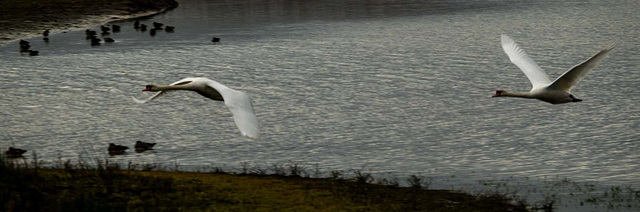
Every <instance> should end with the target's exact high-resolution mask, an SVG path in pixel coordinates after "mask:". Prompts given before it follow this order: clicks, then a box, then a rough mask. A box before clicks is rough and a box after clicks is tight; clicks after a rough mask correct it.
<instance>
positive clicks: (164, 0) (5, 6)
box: [0, 0, 178, 45]
mask: <svg viewBox="0 0 640 212" xmlns="http://www.w3.org/2000/svg"><path fill="white" fill-rule="evenodd" d="M177 6H178V2H176V1H175V0H1V1H0V45H3V44H6V43H9V42H11V41H14V40H17V39H23V38H29V37H35V36H41V35H42V32H43V31H44V30H46V29H50V31H51V33H56V32H60V31H68V30H79V29H86V28H90V27H93V26H97V25H101V24H104V23H106V22H109V21H115V20H122V19H129V18H135V17H142V16H148V15H152V14H156V13H160V12H163V11H166V10H168V9H172V8H175V7H177Z"/></svg>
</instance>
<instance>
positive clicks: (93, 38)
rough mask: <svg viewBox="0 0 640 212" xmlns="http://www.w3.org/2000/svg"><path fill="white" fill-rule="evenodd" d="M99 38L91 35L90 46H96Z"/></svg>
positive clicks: (98, 43)
mask: <svg viewBox="0 0 640 212" xmlns="http://www.w3.org/2000/svg"><path fill="white" fill-rule="evenodd" d="M100 41H101V40H100V38H96V37H92V38H91V46H98V45H100Z"/></svg>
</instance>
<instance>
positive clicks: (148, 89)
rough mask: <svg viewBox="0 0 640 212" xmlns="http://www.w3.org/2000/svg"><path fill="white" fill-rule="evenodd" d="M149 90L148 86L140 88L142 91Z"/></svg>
mask: <svg viewBox="0 0 640 212" xmlns="http://www.w3.org/2000/svg"><path fill="white" fill-rule="evenodd" d="M149 90H151V89H149V88H148V87H146V88H144V89H142V91H149Z"/></svg>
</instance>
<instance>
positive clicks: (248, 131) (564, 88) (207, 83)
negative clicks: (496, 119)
mask: <svg viewBox="0 0 640 212" xmlns="http://www.w3.org/2000/svg"><path fill="white" fill-rule="evenodd" d="M157 24H159V23H155V22H154V29H157V28H159V27H161V26H162V25H157ZM134 28H136V29H139V30H146V25H144V24H140V23H139V22H138V21H136V23H135V24H134ZM112 29H113V28H112ZM165 30H166V28H165ZM171 30H173V28H172V29H171ZM103 32H104V30H103ZM215 40H216V38H215V37H214V39H213V40H212V41H213V42H216V41H215ZM217 42H219V39H217ZM501 43H502V48H503V50H504V52H505V53H506V54H507V56H508V57H509V59H510V60H511V62H512V63H513V64H515V65H516V66H517V67H518V68H520V70H521V71H522V72H524V74H525V75H526V76H527V78H528V79H529V81H530V82H531V85H532V88H531V90H530V91H528V92H509V91H505V90H497V91H496V93H495V94H494V95H493V97H519V98H530V99H538V100H541V101H544V102H548V103H551V104H562V103H569V102H580V101H582V100H581V99H578V98H576V97H575V96H574V95H573V94H571V88H573V87H574V86H575V85H576V84H577V83H578V81H579V80H581V79H582V78H584V77H585V76H586V75H587V73H588V72H589V70H591V69H593V68H595V67H596V66H597V65H598V64H599V63H600V62H601V61H602V59H604V58H605V56H607V54H609V52H610V51H611V50H613V48H614V47H615V46H616V44H615V43H612V44H610V45H608V46H606V47H605V48H603V49H602V50H600V52H598V53H597V54H595V55H594V56H592V57H590V58H589V59H587V60H585V61H583V62H582V63H580V64H578V65H575V66H573V67H572V68H570V69H569V70H567V71H565V72H564V73H563V74H562V75H560V76H559V77H558V78H556V79H555V80H554V81H551V80H550V78H549V76H548V75H547V73H545V72H544V71H543V70H542V68H540V66H538V64H536V62H535V61H533V59H531V58H530V57H529V56H528V55H527V54H526V53H525V52H524V50H522V49H521V48H520V47H519V46H518V45H517V44H516V42H515V41H514V40H513V39H512V38H511V37H509V36H507V35H502V36H501ZM21 45H22V44H21ZM177 90H186V91H195V92H196V93H198V94H200V95H202V96H204V97H206V98H209V99H211V100H215V101H223V102H224V104H225V105H226V106H227V108H228V109H229V111H231V114H232V116H233V119H234V121H235V124H236V126H237V128H238V129H239V131H240V133H241V134H242V135H243V136H246V137H248V138H251V139H254V140H261V135H260V124H259V123H258V118H257V117H256V115H255V113H254V110H253V105H252V103H251V99H250V98H249V95H248V94H247V93H245V92H243V91H238V90H234V89H231V88H229V87H227V86H225V85H223V84H220V83H218V82H216V81H213V80H210V79H207V78H201V77H198V78H191V77H189V78H184V79H181V80H179V81H177V82H174V83H171V84H169V85H155V84H149V85H146V86H145V88H144V89H143V90H142V91H149V92H156V93H155V95H153V96H151V97H149V98H148V99H146V100H139V99H136V98H135V97H132V98H133V100H134V101H135V102H137V103H141V104H144V103H147V102H149V101H151V100H154V99H156V98H158V97H160V96H162V95H164V94H166V93H167V92H171V91H177ZM154 145H155V143H144V142H140V141H138V142H136V145H135V149H136V152H142V151H145V150H149V149H152V147H153V146H154ZM127 149H128V147H126V146H120V145H116V144H113V143H111V144H109V148H108V152H109V154H110V155H118V154H124V153H125V150H127ZM24 152H26V150H22V149H17V148H13V147H9V150H7V151H6V152H5V154H6V156H7V157H11V158H15V157H21V156H22V154H23V153H24Z"/></svg>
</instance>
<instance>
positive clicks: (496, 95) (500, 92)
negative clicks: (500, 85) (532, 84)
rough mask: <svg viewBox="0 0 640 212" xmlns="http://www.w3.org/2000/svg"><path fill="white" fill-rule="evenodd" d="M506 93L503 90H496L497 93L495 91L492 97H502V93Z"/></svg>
mask: <svg viewBox="0 0 640 212" xmlns="http://www.w3.org/2000/svg"><path fill="white" fill-rule="evenodd" d="M506 92H507V91H505V90H497V91H496V94H493V97H499V96H502V95H503V93H506Z"/></svg>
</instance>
